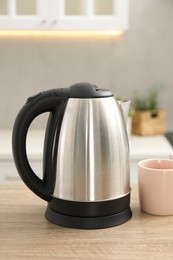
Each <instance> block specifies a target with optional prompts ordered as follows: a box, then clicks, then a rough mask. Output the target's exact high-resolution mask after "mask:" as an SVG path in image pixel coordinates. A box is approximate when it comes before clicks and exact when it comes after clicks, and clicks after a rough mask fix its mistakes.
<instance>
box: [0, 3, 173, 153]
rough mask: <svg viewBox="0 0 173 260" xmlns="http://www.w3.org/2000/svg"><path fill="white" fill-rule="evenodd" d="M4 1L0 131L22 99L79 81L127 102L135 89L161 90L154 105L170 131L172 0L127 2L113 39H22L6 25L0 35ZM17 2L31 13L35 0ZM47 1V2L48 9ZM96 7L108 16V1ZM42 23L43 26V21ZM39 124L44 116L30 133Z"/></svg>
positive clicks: (0, 37)
mask: <svg viewBox="0 0 173 260" xmlns="http://www.w3.org/2000/svg"><path fill="white" fill-rule="evenodd" d="M57 1H58V0H57ZM57 1H56V0H54V1H53V2H54V3H55V2H57ZM70 1H71V3H72V2H73V5H75V4H80V0H70ZM70 1H67V2H70ZM81 1H82V0H81ZM6 2H9V3H10V0H9V1H7V0H0V29H1V28H2V30H0V90H1V95H0V131H1V132H2V131H4V129H12V126H13V123H14V120H15V118H16V115H17V113H18V111H19V109H20V108H21V106H22V105H23V104H24V103H25V101H26V99H27V97H29V96H32V95H34V94H36V93H38V92H40V91H42V90H47V89H51V88H59V87H68V86H70V85H71V84H73V83H76V82H80V81H87V82H91V83H94V84H96V85H98V86H99V87H103V88H108V89H111V90H112V91H113V92H114V93H117V95H118V96H121V97H124V98H127V99H133V97H134V93H135V91H137V92H138V93H139V94H140V96H143V95H146V94H147V93H148V91H150V89H151V88H152V87H153V86H162V90H161V91H160V94H159V107H161V108H163V109H164V110H165V111H166V113H167V131H171V130H172V131H173V116H172V108H173V101H172V100H173V1H172V0H130V1H129V5H128V8H127V9H128V14H126V16H127V17H126V18H125V19H126V20H128V26H127V28H126V29H125V30H124V33H123V34H122V35H119V36H115V35H108V34H105V35H96V34H92V35H89V34H88V35H75V34H74V35H73V34H69V35H68V34H66V35H65V36H63V35H58V36H57V35H56V36H54V35H51V36H50V35H39V34H38V35H37V33H33V35H32V34H29V35H27V31H26V34H23V35H22V34H21V35H20V34H18V33H17V32H16V34H15V32H14V33H10V32H11V30H10V25H9V26H7V27H8V30H10V31H8V30H5V33H3V32H4V24H5V16H4V13H5V12H6ZM20 2H21V3H22V5H26V7H27V8H31V9H32V8H34V7H33V6H32V4H33V5H34V2H36V0H35V1H33V0H32V1H30V0H29V1H27V0H24V1H19V0H16V3H18V4H19V7H20ZM39 2H40V3H41V2H42V3H43V2H45V1H39ZM51 2H52V0H51V1H47V3H48V7H49V4H50V3H51ZM96 2H97V3H98V2H99V0H97V1H96ZM119 2H121V0H120V1H119ZM122 2H124V3H125V2H126V1H124V0H123V1H122ZM127 2H128V1H127ZM12 3H14V1H13V0H11V3H10V4H12ZM28 3H30V4H29V5H30V7H28ZM100 3H101V4H102V9H103V10H108V13H109V8H110V7H111V6H112V3H113V1H110V0H100V2H99V4H100ZM55 5H56V3H55ZM24 9H25V8H24ZM19 12H20V8H19ZM72 12H73V11H72ZM106 12H107V11H106ZM54 22H55V23H56V21H54ZM21 23H22V20H21ZM42 23H43V24H44V23H46V21H44V18H43V21H42ZM12 27H13V26H12ZM12 29H13V30H14V29H15V28H12ZM79 29H80V23H79ZM111 30H112V28H111ZM44 126H45V119H44V117H43V118H41V119H40V120H38V121H37V122H36V123H35V124H34V128H36V129H41V128H43V127H44ZM0 138H2V137H0ZM1 147H2V146H1ZM2 149H4V148H2Z"/></svg>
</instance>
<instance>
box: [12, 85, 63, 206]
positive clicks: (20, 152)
mask: <svg viewBox="0 0 173 260" xmlns="http://www.w3.org/2000/svg"><path fill="white" fill-rule="evenodd" d="M57 93H58V92H57V90H49V91H45V92H41V93H38V94H37V95H35V96H33V97H29V98H28V99H27V101H26V103H25V105H24V106H23V107H22V109H21V110H20V111H19V113H18V115H17V117H16V120H15V123H14V126H13V132H12V150H13V157H14V161H15V165H16V168H17V170H18V173H19V175H20V177H21V178H22V180H23V181H24V183H25V184H26V185H27V186H28V188H29V189H31V190H32V191H33V192H34V193H35V194H36V195H38V196H39V197H40V198H42V199H44V200H46V201H50V200H51V195H50V192H49V187H48V185H47V184H46V181H45V180H42V179H40V178H39V177H38V176H37V175H36V174H35V173H34V172H33V170H32V168H31V166H30V164H29V162H28V157H27V152H26V137H27V132H28V129H29V126H30V124H31V122H32V121H33V120H34V119H35V118H36V117H37V116H38V115H40V114H42V113H45V112H51V113H52V116H53V117H54V114H55V111H56V110H57V108H58V109H59V108H60V106H61V105H63V104H64V105H65V104H66V102H67V101H66V100H67V98H65V97H64V96H63V95H62V96H61V95H60V96H58V95H57ZM63 101H64V102H63ZM60 111H61V109H60Z"/></svg>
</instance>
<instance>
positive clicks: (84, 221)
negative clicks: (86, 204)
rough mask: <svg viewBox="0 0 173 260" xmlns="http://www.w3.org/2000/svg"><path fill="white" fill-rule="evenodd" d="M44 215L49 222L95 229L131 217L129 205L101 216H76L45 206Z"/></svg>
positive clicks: (111, 225) (115, 224)
mask: <svg viewBox="0 0 173 260" xmlns="http://www.w3.org/2000/svg"><path fill="white" fill-rule="evenodd" d="M45 217H46V219H47V220H49V221H50V222H52V223H54V224H57V225H60V226H63V227H69V228H80V229H97V228H108V227H113V226H117V225H120V224H123V223H125V222H126V221H128V220H129V219H130V218H131V217H132V212H131V209H130V207H128V208H127V209H126V210H124V211H122V212H119V213H116V214H113V215H108V216H101V217H76V216H68V215H63V214H60V213H57V212H55V211H53V210H52V209H50V208H49V207H47V210H46V213H45Z"/></svg>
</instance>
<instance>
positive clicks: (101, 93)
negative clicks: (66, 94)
mask: <svg viewBox="0 0 173 260" xmlns="http://www.w3.org/2000/svg"><path fill="white" fill-rule="evenodd" d="M111 96H113V93H112V92H111V91H110V90H108V89H101V88H99V87H97V86H96V85H94V84H91V83H88V82H80V83H76V84H73V85H72V86H70V97H71V98H103V97H111Z"/></svg>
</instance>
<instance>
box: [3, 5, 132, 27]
mask: <svg viewBox="0 0 173 260" xmlns="http://www.w3.org/2000/svg"><path fill="white" fill-rule="evenodd" d="M128 2H129V0H0V29H16V30H18V29H22V30H24V29H34V30H126V29H127V27H128Z"/></svg>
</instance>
